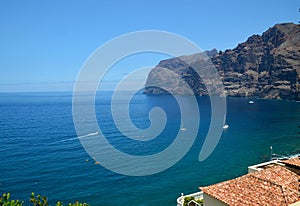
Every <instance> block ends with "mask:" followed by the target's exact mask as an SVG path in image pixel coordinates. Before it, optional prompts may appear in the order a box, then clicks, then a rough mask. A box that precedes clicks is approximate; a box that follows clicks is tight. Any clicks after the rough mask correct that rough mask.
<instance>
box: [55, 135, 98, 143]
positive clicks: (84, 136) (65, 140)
mask: <svg viewBox="0 0 300 206" xmlns="http://www.w3.org/2000/svg"><path fill="white" fill-rule="evenodd" d="M98 134H99V132H93V133H89V134H86V135H82V136H78V137H72V138H69V139H63V140H60V141H57V142H54V143H59V142H67V141H73V140H76V139H82V138H86V137H91V136H96V135H98Z"/></svg>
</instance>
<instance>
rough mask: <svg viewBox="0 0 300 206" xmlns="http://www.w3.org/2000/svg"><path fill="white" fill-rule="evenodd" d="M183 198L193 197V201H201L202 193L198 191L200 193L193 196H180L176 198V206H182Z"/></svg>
mask: <svg viewBox="0 0 300 206" xmlns="http://www.w3.org/2000/svg"><path fill="white" fill-rule="evenodd" d="M185 197H194V198H195V200H202V199H203V192H202V191H200V192H195V193H193V194H188V195H183V194H181V196H180V197H178V198H177V206H183V203H184V198H185Z"/></svg>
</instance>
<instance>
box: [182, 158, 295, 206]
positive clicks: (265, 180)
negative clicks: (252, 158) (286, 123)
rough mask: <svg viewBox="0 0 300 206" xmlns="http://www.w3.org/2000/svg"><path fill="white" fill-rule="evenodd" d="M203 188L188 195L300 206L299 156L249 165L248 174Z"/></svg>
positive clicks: (214, 202)
mask: <svg viewBox="0 0 300 206" xmlns="http://www.w3.org/2000/svg"><path fill="white" fill-rule="evenodd" d="M200 190H201V192H198V193H194V194H191V195H186V196H185V197H188V196H195V198H196V197H197V198H201V199H202V198H203V200H204V206H224V205H234V206H239V205H247V206H251V205H270V206H273V205H280V206H300V156H299V157H294V158H290V159H285V160H272V161H269V162H265V163H261V164H257V165H253V166H249V167H248V174H246V175H243V176H241V177H238V178H235V179H232V180H228V181H225V182H221V183H217V184H214V185H210V186H206V187H200ZM200 195H201V196H200ZM183 199H184V196H182V198H178V199H177V203H179V204H177V205H182V204H180V203H181V202H182V200H183Z"/></svg>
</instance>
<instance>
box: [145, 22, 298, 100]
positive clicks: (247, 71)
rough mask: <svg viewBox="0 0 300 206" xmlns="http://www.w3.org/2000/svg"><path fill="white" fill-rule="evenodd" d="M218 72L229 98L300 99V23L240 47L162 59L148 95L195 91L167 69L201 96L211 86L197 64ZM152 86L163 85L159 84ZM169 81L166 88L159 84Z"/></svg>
mask: <svg viewBox="0 0 300 206" xmlns="http://www.w3.org/2000/svg"><path fill="white" fill-rule="evenodd" d="M211 66H214V67H215V68H216V70H217V71H218V73H219V75H220V78H221V81H222V83H223V87H224V89H225V93H226V95H227V96H238V97H257V98H267V99H289V100H297V101H298V100H300V25H299V24H293V23H282V24H276V25H274V26H273V27H271V28H269V29H268V30H266V31H265V32H263V33H262V34H261V35H257V34H255V35H252V36H250V37H249V38H248V39H247V40H246V41H245V42H243V43H240V44H238V45H237V46H236V47H235V48H234V49H227V50H225V51H219V52H218V51H217V50H216V49H213V50H211V51H206V52H205V53H198V54H193V55H187V56H183V57H175V58H171V59H166V60H162V61H161V62H160V63H159V64H158V65H157V66H156V67H154V68H153V69H152V70H151V72H150V73H149V75H148V78H147V81H146V84H145V89H144V93H145V94H164V93H167V91H168V92H170V93H172V94H178V95H186V94H189V92H187V91H188V90H187V89H186V88H184V86H182V85H180V84H178V81H177V80H176V79H174V78H170V77H169V76H168V75H169V74H168V72H165V71H166V70H165V68H167V69H169V70H171V71H173V72H175V73H176V74H177V75H179V76H180V77H182V78H183V79H184V80H185V81H186V82H187V83H188V85H189V87H190V88H191V89H192V91H193V93H194V94H195V95H200V96H201V95H208V92H207V89H206V87H207V86H209V85H207V84H211V85H213V84H214V82H213V80H212V81H211V82H208V83H207V82H205V84H204V82H203V80H202V79H201V77H199V75H197V73H196V72H195V71H193V70H194V69H193V68H197V69H201V70H207V69H209V67H211ZM151 85H157V86H156V87H155V86H154V87H153V86H151ZM161 85H163V88H165V89H161V88H159V87H160V86H161Z"/></svg>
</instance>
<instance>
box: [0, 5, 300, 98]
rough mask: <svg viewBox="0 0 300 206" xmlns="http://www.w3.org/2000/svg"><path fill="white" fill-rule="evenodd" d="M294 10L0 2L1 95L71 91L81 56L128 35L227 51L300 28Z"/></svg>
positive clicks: (288, 7)
mask: <svg viewBox="0 0 300 206" xmlns="http://www.w3.org/2000/svg"><path fill="white" fill-rule="evenodd" d="M299 7H300V4H299V1H296V0H266V1H264V0H244V1H241V0H226V1H225V0H206V1H201V0H148V1H146V0H123V1H122V0H119V1H117V0H109V1H104V0H98V1H96V0H95V1H93V0H87V1H83V0H81V1H80V0H68V1H66V0H65V1H64V0H51V1H50V0H49V1H39V0H36V1H32V0H26V1H21V0H19V1H16V0H0V31H1V32H0V45H1V46H0V56H1V58H0V73H1V75H0V92H10V91H51V90H53V91H64V90H71V89H72V85H73V82H74V81H75V80H76V77H77V75H78V72H79V71H80V67H81V66H82V64H83V62H84V61H85V60H86V58H87V57H88V56H89V55H90V54H91V53H92V52H93V51H94V50H95V49H96V48H97V47H99V46H100V45H102V44H103V43H105V42H106V41H109V40H111V39H112V38H115V37H117V36H119V35H121V34H125V33H128V32H133V31H138V30H149V29H151V30H152V29H154V30H164V31H169V32H173V33H177V34H179V35H182V36H184V37H187V38H189V39H190V40H192V41H194V42H195V43H197V44H198V45H199V46H200V47H201V48H202V49H203V50H209V49H213V48H217V49H218V50H224V49H228V48H234V47H235V46H236V45H237V44H238V43H240V42H243V41H245V40H246V39H247V37H249V36H250V35H252V34H261V33H262V32H263V31H265V30H266V29H268V28H269V27H271V26H273V25H274V24H276V23H283V22H294V23H297V22H298V21H299V20H300V13H299V12H298V8H299ZM154 60H155V62H147V65H145V66H148V64H149V63H151V64H153V65H155V64H157V63H158V62H156V61H158V59H153V61H154Z"/></svg>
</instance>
